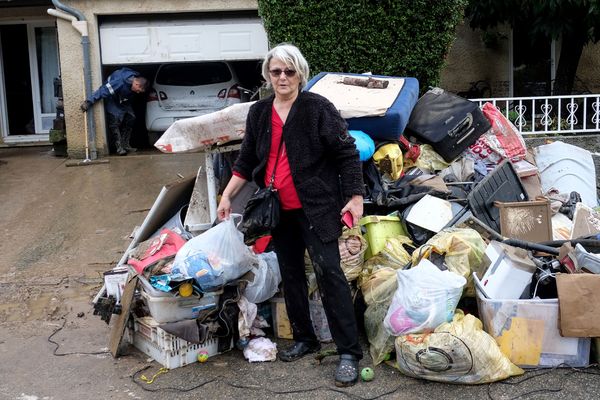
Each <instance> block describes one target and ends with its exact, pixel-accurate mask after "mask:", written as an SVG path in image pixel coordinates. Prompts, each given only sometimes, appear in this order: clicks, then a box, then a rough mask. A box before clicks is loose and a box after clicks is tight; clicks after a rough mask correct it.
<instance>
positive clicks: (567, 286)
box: [556, 273, 600, 337]
mask: <svg viewBox="0 0 600 400" xmlns="http://www.w3.org/2000/svg"><path fill="white" fill-rule="evenodd" d="M556 287H557V289H558V301H559V303H560V331H561V333H562V334H563V335H564V336H570V337H598V336H600V314H598V304H600V275H596V274H585V273H584V274H558V275H557V276H556Z"/></svg>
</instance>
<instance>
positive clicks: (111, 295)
mask: <svg viewBox="0 0 600 400" xmlns="http://www.w3.org/2000/svg"><path fill="white" fill-rule="evenodd" d="M350 78H351V79H350ZM361 79H362V80H365V84H360V83H356V81H357V80H358V81H360V80H361ZM304 90H310V91H314V92H317V93H320V94H322V95H324V96H325V97H327V98H329V99H330V100H331V101H332V102H333V103H334V104H335V106H336V107H337V108H338V109H339V110H340V113H341V115H342V116H343V117H344V118H345V119H346V120H347V121H348V124H349V129H350V134H351V135H352V136H353V137H354V138H355V143H356V146H357V151H358V152H359V154H360V157H361V161H363V171H364V181H365V186H366V189H367V190H366V192H367V195H366V196H365V216H364V217H363V218H362V219H361V220H360V222H359V225H358V226H355V227H348V228H344V231H343V234H342V236H341V237H340V239H339V247H340V255H341V260H342V268H343V270H344V273H345V275H346V277H347V280H348V282H349V285H351V287H352V290H353V292H354V293H355V299H356V309H357V310H359V311H360V313H361V316H362V317H364V318H360V320H361V321H362V320H364V329H365V332H366V336H367V339H368V341H369V346H370V349H369V351H370V355H371V357H372V360H373V364H374V365H377V364H380V363H382V362H385V361H387V362H388V363H390V364H391V365H393V366H395V367H397V368H399V369H400V371H402V373H404V374H406V375H408V376H413V377H418V378H422V379H429V380H434V381H442V382H452V383H465V384H478V383H484V382H492V381H497V380H501V379H505V378H507V377H510V376H514V375H519V374H522V373H523V370H522V369H521V368H530V367H555V366H572V367H582V366H587V365H588V364H589V360H590V352H591V339H590V338H593V337H597V336H600V318H598V317H597V313H594V308H595V305H596V304H598V301H599V300H600V299H599V297H600V276H599V275H598V274H600V254H596V253H598V252H600V241H599V237H600V236H599V234H600V213H598V207H597V206H598V199H597V193H596V173H595V166H594V162H593V160H592V155H591V153H590V152H589V151H587V150H585V149H582V148H579V147H576V146H573V145H569V144H566V143H562V142H559V141H557V142H553V143H549V144H544V145H541V146H538V147H535V148H531V149H528V148H527V147H526V145H525V142H524V140H523V138H522V136H521V134H520V133H519V131H518V130H517V129H516V128H515V126H514V125H513V124H512V123H511V122H510V121H509V120H508V119H507V118H506V117H505V116H504V115H503V114H502V113H500V111H498V109H496V107H494V106H493V105H492V104H490V103H486V104H484V105H483V107H481V108H479V107H478V106H477V105H476V104H475V103H473V102H471V101H468V100H466V99H462V98H459V97H457V96H454V95H452V94H451V93H448V92H446V91H444V90H442V89H439V88H434V89H431V90H429V91H428V92H426V93H425V94H424V95H423V96H421V97H420V98H418V93H419V85H418V82H417V81H416V79H413V78H397V77H383V76H372V77H368V78H365V77H361V76H360V75H356V74H333V73H321V74H319V75H317V76H315V77H314V78H313V79H312V80H311V81H310V82H309V83H308V85H307V87H306V88H305V89H304ZM249 104H250V103H248V104H246V105H238V107H237V108H236V109H235V112H232V110H231V109H229V110H228V109H225V110H222V111H220V112H218V113H214V114H212V115H208V116H202V117H197V118H191V119H189V120H182V121H178V122H177V123H176V124H174V125H173V126H172V127H171V128H170V129H169V131H167V132H166V133H165V134H164V135H163V137H162V138H161V139H160V140H159V141H158V142H157V144H156V146H157V147H158V148H159V149H161V150H163V151H166V152H179V151H204V150H206V148H207V146H210V145H213V144H214V143H223V142H227V141H229V140H232V139H239V138H240V137H241V136H243V121H244V119H245V118H242V117H240V112H242V114H243V110H246V112H247V108H248V107H249ZM240 110H242V111H240ZM228 116H231V118H229V117H228ZM240 121H241V122H240ZM211 124H212V126H215V130H214V132H215V133H214V135H213V136H212V137H210V132H211V129H210V127H211ZM224 130H225V131H227V130H229V131H230V135H224V134H223V132H224ZM194 132H199V133H200V134H201V135H202V137H201V138H195V137H194ZM206 135H208V136H206ZM198 182H199V181H194V180H186V181H184V182H179V183H177V184H173V185H169V186H166V187H165V188H164V189H163V192H161V194H160V195H159V197H158V198H157V201H156V203H155V205H154V206H153V207H152V209H151V211H150V213H149V214H148V217H147V218H146V220H145V221H144V224H143V225H142V227H141V228H140V229H139V230H138V232H137V234H136V236H135V239H134V241H133V242H132V244H131V245H130V248H129V249H128V250H127V252H126V254H125V256H124V258H123V260H122V261H121V262H120V265H119V266H117V267H116V268H115V269H113V270H111V271H109V272H107V274H106V277H105V282H106V285H105V286H106V290H105V291H104V292H103V293H101V294H99V296H98V298H97V299H96V300H97V301H96V306H97V307H96V308H97V312H98V313H100V314H103V315H104V317H105V319H107V320H108V319H110V314H111V313H113V312H114V309H115V308H114V306H115V305H117V309H119V307H118V306H120V315H119V321H118V322H117V323H116V324H115V325H116V328H114V329H113V331H115V330H116V334H115V337H116V339H115V341H113V342H114V343H115V346H114V347H115V349H116V346H117V345H118V344H119V343H120V342H121V338H122V336H123V332H125V333H126V334H125V335H124V336H125V337H126V338H127V337H128V340H130V341H131V342H132V343H133V344H134V346H136V347H137V348H139V349H140V350H141V351H143V352H145V353H146V354H149V355H151V356H152V357H153V358H155V359H156V360H157V361H159V362H161V363H162V364H163V365H164V366H166V367H168V368H176V367H179V366H183V365H186V364H189V363H192V362H195V361H196V360H200V361H203V360H205V359H206V357H210V356H213V355H216V354H218V353H220V352H223V351H227V350H230V349H232V348H233V347H234V346H236V347H237V348H239V349H241V350H243V352H244V356H245V357H246V358H247V359H248V360H249V361H251V362H252V361H270V360H274V359H275V357H276V352H277V350H276V345H275V344H274V343H273V342H271V341H270V340H269V339H267V338H265V336H266V332H269V330H268V329H267V328H268V327H269V326H271V327H272V329H273V332H274V334H275V336H277V337H279V338H291V330H290V328H289V322H288V321H287V318H286V311H285V305H284V302H283V299H282V297H281V294H280V293H279V285H280V281H281V279H280V275H279V268H278V265H277V257H276V255H275V254H274V253H273V252H269V251H268V250H269V247H268V238H267V239H266V240H261V241H260V242H257V243H256V244H255V245H254V246H253V247H247V246H246V245H244V242H243V237H242V235H241V233H240V232H239V231H238V230H237V229H236V222H237V221H236V218H232V219H230V220H227V221H224V222H222V223H219V224H217V225H215V226H213V227H210V229H208V230H204V231H201V232H198V231H192V230H190V229H187V228H189V227H186V224H185V222H184V221H185V219H186V218H185V215H186V213H188V214H189V213H193V212H194V211H195V210H194V209H195V208H198V207H203V206H204V207H205V206H206V203H207V199H203V201H192V200H191V197H192V193H193V192H194V190H195V189H197V188H195V185H198V184H199V183H198ZM208 193H211V191H210V190H209V191H208ZM242 207H243V204H242ZM306 264H307V268H306V271H307V280H308V282H309V288H310V293H311V301H310V304H311V314H312V317H313V325H314V327H315V332H316V333H317V335H318V337H319V338H320V340H322V341H324V342H327V341H331V335H330V333H329V329H328V326H327V320H326V318H325V316H324V313H323V310H322V305H321V302H320V299H319V294H318V289H317V288H316V283H315V278H314V272H312V267H311V265H310V260H309V259H308V257H307V261H306ZM138 281H139V283H138ZM114 282H117V284H116V285H115V284H114ZM107 304H108V307H107ZM361 305H362V306H361ZM130 315H132V317H131V318H130ZM111 347H112V346H111ZM115 352H116V350H115ZM394 354H395V361H394Z"/></svg>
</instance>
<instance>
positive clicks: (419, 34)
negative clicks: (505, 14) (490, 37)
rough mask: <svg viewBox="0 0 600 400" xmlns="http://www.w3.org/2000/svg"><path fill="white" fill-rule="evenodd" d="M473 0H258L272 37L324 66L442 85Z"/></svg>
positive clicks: (311, 62) (317, 65) (316, 67)
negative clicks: (447, 60)
mask: <svg viewBox="0 0 600 400" xmlns="http://www.w3.org/2000/svg"><path fill="white" fill-rule="evenodd" d="M466 3H467V0H396V1H394V0H297V1H290V0H258V11H259V14H260V16H261V17H262V19H263V23H264V26H265V29H266V31H267V34H268V36H269V42H270V43H271V45H276V44H278V43H282V42H289V43H293V44H295V45H296V46H298V47H299V48H300V50H301V51H302V53H303V54H304V56H305V57H306V59H307V60H308V62H309V65H310V67H311V74H312V75H315V74H316V73H318V72H321V71H331V72H355V73H362V72H367V71H370V72H372V73H374V74H379V75H393V76H411V77H415V78H417V79H418V80H419V82H420V85H421V89H422V90H425V89H426V88H427V87H428V86H434V85H437V84H438V82H439V73H440V70H441V68H442V66H443V63H444V58H445V56H446V53H447V51H448V49H449V47H450V45H451V44H452V41H453V40H454V36H455V28H456V25H457V24H458V23H459V22H460V21H461V20H462V18H463V16H464V8H465V6H466Z"/></svg>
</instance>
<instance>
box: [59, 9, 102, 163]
mask: <svg viewBox="0 0 600 400" xmlns="http://www.w3.org/2000/svg"><path fill="white" fill-rule="evenodd" d="M52 4H54V6H55V7H56V8H58V10H55V9H49V10H48V14H50V15H52V16H54V17H57V18H62V19H65V20H67V21H71V25H73V27H74V28H75V29H76V30H77V31H78V32H79V33H80V34H81V47H82V50H83V80H84V85H85V97H86V98H88V97H89V96H90V95H91V94H92V69H91V66H90V65H91V63H90V38H89V35H88V27H87V21H86V19H85V16H84V15H83V13H82V12H81V11H79V10H77V9H75V8H72V7H68V6H65V5H64V4H62V3H61V2H60V1H59V0H52ZM60 10H62V11H60ZM90 111H91V109H90ZM86 120H87V127H86V128H87V129H86V134H87V143H88V147H87V148H86V153H87V154H86V159H92V160H95V159H96V158H98V152H97V150H96V126H95V123H94V115H93V114H92V115H90V117H89V118H86Z"/></svg>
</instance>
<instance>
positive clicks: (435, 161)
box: [404, 144, 450, 172]
mask: <svg viewBox="0 0 600 400" xmlns="http://www.w3.org/2000/svg"><path fill="white" fill-rule="evenodd" d="M449 165H450V164H448V163H447V162H446V161H444V159H443V158H442V156H440V155H439V154H438V153H436V152H435V151H434V150H433V147H431V145H429V144H423V145H421V154H420V155H419V158H417V161H416V162H414V163H413V162H412V161H410V160H409V159H405V161H404V169H405V170H407V169H409V168H412V167H419V168H421V169H424V170H426V171H430V172H434V171H441V170H443V169H446V168H448V166H449Z"/></svg>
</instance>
